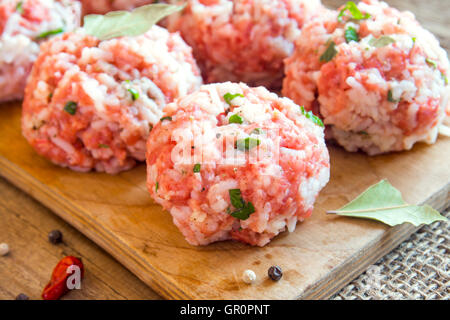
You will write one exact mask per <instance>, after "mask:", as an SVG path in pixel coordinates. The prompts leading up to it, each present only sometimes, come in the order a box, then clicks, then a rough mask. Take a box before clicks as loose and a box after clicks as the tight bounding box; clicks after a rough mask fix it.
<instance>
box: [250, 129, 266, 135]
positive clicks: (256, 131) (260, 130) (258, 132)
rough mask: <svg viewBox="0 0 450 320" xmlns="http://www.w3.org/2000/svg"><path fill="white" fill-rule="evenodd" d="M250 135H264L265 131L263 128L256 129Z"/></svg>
mask: <svg viewBox="0 0 450 320" xmlns="http://www.w3.org/2000/svg"><path fill="white" fill-rule="evenodd" d="M250 134H264V130H263V129H261V128H256V129H254V130H253V131H252V132H251V133H250Z"/></svg>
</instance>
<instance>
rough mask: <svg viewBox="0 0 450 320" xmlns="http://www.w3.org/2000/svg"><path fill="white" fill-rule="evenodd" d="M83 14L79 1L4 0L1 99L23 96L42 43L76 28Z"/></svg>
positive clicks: (0, 16)
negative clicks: (55, 35)
mask: <svg viewBox="0 0 450 320" xmlns="http://www.w3.org/2000/svg"><path fill="white" fill-rule="evenodd" d="M80 14H81V7H80V4H79V2H78V1H71V0H60V1H54V0H23V1H18V0H2V1H0V102H1V101H8V100H17V99H22V98H23V94H24V89H25V83H26V80H27V77H28V75H29V73H30V71H31V67H32V66H33V62H34V60H36V58H37V56H38V54H39V44H40V43H41V42H42V41H45V40H46V39H48V38H49V37H51V36H52V35H54V34H59V33H61V32H65V31H72V30H74V29H75V28H76V27H78V26H79V25H80Z"/></svg>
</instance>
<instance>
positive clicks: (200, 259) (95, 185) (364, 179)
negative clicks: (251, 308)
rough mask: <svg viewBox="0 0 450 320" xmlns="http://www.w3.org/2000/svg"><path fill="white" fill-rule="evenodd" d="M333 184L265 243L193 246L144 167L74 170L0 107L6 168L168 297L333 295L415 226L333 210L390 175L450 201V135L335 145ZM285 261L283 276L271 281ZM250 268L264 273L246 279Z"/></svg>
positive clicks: (16, 108)
mask: <svg viewBox="0 0 450 320" xmlns="http://www.w3.org/2000/svg"><path fill="white" fill-rule="evenodd" d="M330 153H331V162H332V163H331V168H332V169H331V171H332V174H331V181H330V183H329V184H328V186H327V187H326V188H325V189H324V190H323V191H322V193H321V195H320V196H319V198H318V199H317V202H316V208H315V210H314V213H313V216H312V217H311V218H310V219H308V220H306V221H305V222H304V223H301V224H299V225H298V226H297V229H296V230H295V232H293V233H291V234H289V233H284V234H282V235H280V236H279V237H277V238H276V239H275V240H273V241H272V242H271V243H270V244H269V245H267V246H266V247H264V248H254V247H250V246H247V245H244V244H240V243H235V242H222V243H216V244H212V245H209V246H207V247H193V246H191V245H189V244H188V243H187V242H186V241H185V240H184V238H183V236H182V235H181V233H180V232H179V231H178V229H177V228H176V227H175V226H174V225H173V223H172V219H171V216H170V214H169V213H167V212H165V211H164V210H162V208H161V207H160V206H159V205H157V204H155V203H153V201H152V199H151V198H150V196H149V194H148V192H147V190H146V186H145V166H144V165H141V166H139V167H137V168H135V169H133V170H131V171H128V172H125V173H122V174H119V175H115V176H110V175H106V174H101V173H76V172H73V171H70V170H68V169H63V168H59V167H57V166H54V165H53V164H51V163H50V162H48V161H47V160H45V159H43V158H41V157H40V156H38V155H37V154H36V153H35V152H34V151H33V149H32V148H31V147H30V146H29V145H28V144H27V142H26V141H25V139H24V138H23V137H22V135H21V131H20V105H19V104H18V103H15V104H4V105H1V106H0V174H1V175H3V176H4V177H6V178H7V179H8V180H9V181H11V182H12V183H13V184H15V185H16V186H18V187H19V188H21V189H23V190H24V191H26V192H27V193H29V194H30V195H32V196H33V197H35V198H36V199H38V200H39V201H41V202H42V203H43V204H45V205H46V206H48V207H49V208H50V209H52V210H53V211H54V212H55V213H56V214H58V215H59V216H61V217H62V218H63V219H65V220H66V221H68V222H69V223H70V224H72V225H73V226H75V227H76V228H77V229H79V230H80V231H81V232H82V233H84V234H85V235H86V236H88V237H89V238H91V239H92V240H93V241H95V242H96V243H97V244H99V245H100V246H101V247H103V248H104V249H105V250H106V251H108V252H109V253H110V254H111V255H113V256H114V257H115V258H116V259H117V260H119V261H120V262H121V263H122V264H123V265H125V266H126V267H127V268H128V269H130V270H131V271H132V272H133V273H135V274H136V275H137V276H138V277H139V278H140V279H142V281H144V282H145V283H147V284H148V285H149V286H151V287H152V288H153V289H154V290H155V291H157V292H158V293H159V294H161V295H162V296H163V297H166V298H172V299H296V298H303V299H312V298H314V299H317V298H327V297H329V296H331V295H332V294H333V293H335V292H336V291H337V290H339V289H340V288H342V287H343V286H344V285H345V284H347V283H348V282H349V281H351V280H352V279H353V278H355V277H356V276H357V275H358V274H360V273H362V272H363V271H364V270H365V269H366V268H367V266H369V265H370V264H372V263H374V262H375V261H376V260H378V259H379V258H381V257H382V256H383V255H385V254H386V253H388V252H389V251H391V250H392V249H393V248H395V247H396V246H397V245H398V244H399V243H400V242H402V241H403V240H405V239H406V238H407V237H408V236H409V235H410V234H411V233H412V232H414V231H415V230H416V229H415V228H414V227H413V226H411V225H409V224H405V225H402V226H398V227H395V228H389V227H387V226H385V225H383V224H381V223H378V222H372V221H366V220H358V219H351V218H343V217H337V216H332V215H327V214H326V213H325V212H326V211H327V210H331V209H337V208H339V207H341V206H342V205H344V204H345V203H347V202H348V201H350V200H351V199H353V198H354V197H355V196H357V195H358V194H359V193H361V192H362V191H364V190H365V189H366V188H367V187H369V186H370V185H372V184H374V183H376V182H378V181H380V180H381V179H384V178H387V179H388V180H389V181H390V182H391V183H392V184H393V185H394V186H395V187H397V188H398V189H400V190H401V191H402V193H403V195H404V198H405V200H406V201H407V202H409V203H413V204H422V203H428V204H430V205H432V206H433V207H435V208H436V209H438V210H440V209H444V208H445V207H447V206H448V205H449V199H450V198H449V190H450V162H449V159H450V139H448V138H440V139H439V140H438V143H436V144H435V145H433V146H428V145H425V144H420V145H417V146H416V147H415V148H414V149H413V150H412V151H410V152H404V153H397V154H392V155H387V156H378V157H372V158H371V157H367V156H365V155H363V154H351V153H347V152H345V151H343V150H342V149H341V148H339V147H334V146H330ZM275 264H276V265H279V266H281V267H282V269H283V271H284V276H283V279H282V280H281V281H280V282H276V283H275V282H273V281H271V280H269V279H268V278H267V269H268V268H269V267H270V266H271V265H275ZM245 269H252V270H254V271H255V273H256V274H257V276H258V280H257V282H256V283H255V284H253V285H246V284H244V283H243V282H242V280H241V274H242V272H243V271H244V270H245Z"/></svg>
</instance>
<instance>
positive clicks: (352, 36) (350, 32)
mask: <svg viewBox="0 0 450 320" xmlns="http://www.w3.org/2000/svg"><path fill="white" fill-rule="evenodd" d="M345 41H347V43H349V42H351V41H355V42H358V41H359V36H358V32H357V31H356V29H355V28H353V27H348V28H347V30H345Z"/></svg>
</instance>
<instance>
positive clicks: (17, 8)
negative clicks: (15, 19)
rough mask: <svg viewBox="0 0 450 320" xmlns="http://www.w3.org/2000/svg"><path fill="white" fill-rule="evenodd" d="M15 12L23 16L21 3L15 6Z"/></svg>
mask: <svg viewBox="0 0 450 320" xmlns="http://www.w3.org/2000/svg"><path fill="white" fill-rule="evenodd" d="M16 11H17V12H18V13H20V14H23V1H19V2H18V3H17V5H16Z"/></svg>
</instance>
